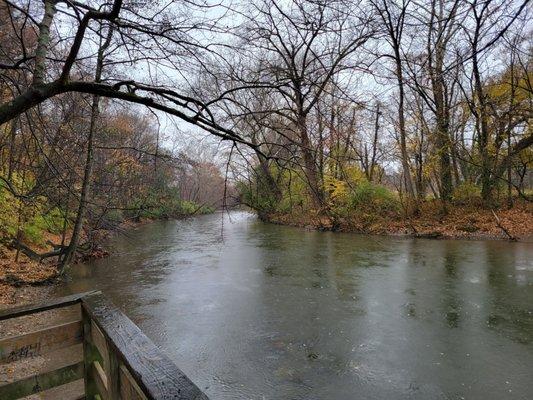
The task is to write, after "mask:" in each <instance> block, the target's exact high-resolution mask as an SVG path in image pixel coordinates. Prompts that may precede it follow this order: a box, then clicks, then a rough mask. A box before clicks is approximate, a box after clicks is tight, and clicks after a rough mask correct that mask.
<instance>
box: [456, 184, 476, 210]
mask: <svg viewBox="0 0 533 400" xmlns="http://www.w3.org/2000/svg"><path fill="white" fill-rule="evenodd" d="M452 201H453V202H454V203H455V204H461V205H476V204H480V203H481V188H480V187H479V186H477V185H475V184H474V183H471V182H463V183H461V184H460V185H458V186H457V187H456V188H455V189H454V191H453V194H452Z"/></svg>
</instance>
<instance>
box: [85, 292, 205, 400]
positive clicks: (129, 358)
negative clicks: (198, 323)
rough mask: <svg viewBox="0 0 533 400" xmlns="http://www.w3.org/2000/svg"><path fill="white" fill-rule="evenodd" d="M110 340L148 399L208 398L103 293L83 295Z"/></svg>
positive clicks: (86, 308)
mask: <svg viewBox="0 0 533 400" xmlns="http://www.w3.org/2000/svg"><path fill="white" fill-rule="evenodd" d="M82 308H83V310H84V312H86V313H87V314H88V315H90V317H91V319H92V320H93V321H95V323H96V324H97V325H98V327H99V328H100V330H101V331H102V333H103V334H104V336H106V339H107V343H108V345H109V346H111V347H112V348H113V350H114V351H115V352H116V354H117V356H118V357H119V358H120V360H121V361H122V362H123V363H124V364H125V365H126V366H127V367H128V370H129V371H130V373H131V375H132V377H133V379H134V380H135V381H136V382H137V384H138V385H139V387H140V388H141V389H142V391H143V392H144V393H145V394H146V397H147V398H148V399H154V400H160V399H183V400H185V399H187V400H193V399H198V400H200V399H201V400H207V396H206V395H205V394H204V393H202V391H201V390H200V389H199V388H198V387H197V386H196V385H195V384H194V383H193V382H192V381H191V380H190V379H189V378H188V377H187V376H186V375H185V374H184V373H183V372H182V371H181V370H180V369H179V368H178V367H176V365H174V363H173V362H172V361H171V360H170V359H169V358H168V357H167V356H165V355H164V354H163V353H162V352H161V351H160V350H159V349H158V348H157V347H156V346H155V345H154V344H153V343H152V342H151V341H150V339H148V338H147V337H146V336H145V335H144V334H143V333H142V332H141V330H140V329H139V328H138V327H137V326H136V325H135V324H134V323H133V322H132V321H131V320H130V319H129V318H127V317H126V316H125V315H124V314H122V313H121V312H120V311H119V310H118V309H117V308H116V307H115V306H113V305H112V304H111V303H110V302H108V301H107V300H106V299H105V298H104V297H103V296H102V295H101V294H90V295H88V296H85V297H83V298H82Z"/></svg>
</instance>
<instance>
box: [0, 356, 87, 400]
mask: <svg viewBox="0 0 533 400" xmlns="http://www.w3.org/2000/svg"><path fill="white" fill-rule="evenodd" d="M82 377H83V362H81V361H80V362H78V363H76V364H71V365H67V366H65V367H62V368H59V369H56V370H55V371H50V372H45V373H43V374H39V375H34V376H30V377H29V378H25V379H21V380H19V381H16V382H12V383H8V384H7V385H3V386H0V399H2V400H14V399H20V398H21V397H25V396H29V395H31V394H35V393H39V392H41V391H43V390H47V389H50V388H53V387H55V386H59V385H63V384H65V383H70V382H73V381H75V380H78V379H80V378H82Z"/></svg>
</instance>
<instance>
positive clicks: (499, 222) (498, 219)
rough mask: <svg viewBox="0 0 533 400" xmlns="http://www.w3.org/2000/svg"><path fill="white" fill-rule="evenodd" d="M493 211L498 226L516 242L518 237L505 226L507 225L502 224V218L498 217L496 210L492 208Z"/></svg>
mask: <svg viewBox="0 0 533 400" xmlns="http://www.w3.org/2000/svg"><path fill="white" fill-rule="evenodd" d="M491 211H492V215H494V219H495V220H496V225H498V228H500V229H501V230H502V231H503V232H504V233H505V234H506V235H507V237H508V238H509V240H510V241H512V242H516V240H517V239H516V237H515V236H513V235H511V234H510V233H509V231H508V230H507V228H505V226H503V225H502V223H501V221H500V218H498V216H497V215H496V213H495V212H494V210H491Z"/></svg>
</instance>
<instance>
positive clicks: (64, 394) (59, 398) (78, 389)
mask: <svg viewBox="0 0 533 400" xmlns="http://www.w3.org/2000/svg"><path fill="white" fill-rule="evenodd" d="M36 396H38V397H39V400H84V399H85V393H84V392H83V379H78V380H77V381H74V382H70V383H66V384H64V385H60V386H56V387H53V388H51V389H48V390H44V391H42V392H40V393H39V394H38V395H32V396H30V398H34V397H36ZM26 399H27V397H26V398H25V399H24V400H26Z"/></svg>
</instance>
